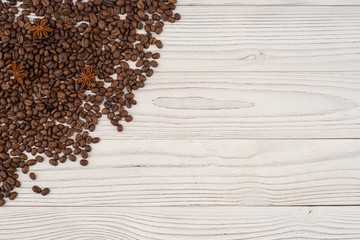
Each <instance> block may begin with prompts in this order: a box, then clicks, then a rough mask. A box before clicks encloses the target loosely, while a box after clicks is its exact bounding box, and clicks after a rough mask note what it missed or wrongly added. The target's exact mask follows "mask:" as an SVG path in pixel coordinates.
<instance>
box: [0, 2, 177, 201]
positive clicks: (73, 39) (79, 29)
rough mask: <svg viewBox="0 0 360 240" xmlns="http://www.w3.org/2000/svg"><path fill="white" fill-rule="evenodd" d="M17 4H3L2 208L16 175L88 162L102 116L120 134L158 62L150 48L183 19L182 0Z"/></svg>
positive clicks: (0, 100)
mask: <svg viewBox="0 0 360 240" xmlns="http://www.w3.org/2000/svg"><path fill="white" fill-rule="evenodd" d="M19 2H20V3H21V5H20V7H18V5H17V3H18V2H17V1H16V0H10V1H0V206H2V205H4V204H5V203H6V200H5V199H6V198H9V199H10V200H14V199H15V198H17V195H18V193H17V191H15V189H16V188H18V187H20V185H21V183H20V181H19V180H18V172H22V173H25V174H27V173H29V171H33V167H34V165H36V164H47V163H50V164H51V165H53V166H57V165H59V164H61V163H65V162H66V161H67V160H68V159H69V160H70V161H72V162H74V161H76V160H77V158H80V157H81V161H80V164H81V165H82V166H87V165H88V158H89V156H91V155H90V154H89V153H90V152H91V151H92V147H91V144H96V143H98V142H100V139H99V138H97V137H95V138H92V137H91V133H92V132H94V131H96V129H97V125H98V124H99V122H100V121H99V120H100V119H101V118H104V119H106V118H107V119H109V121H110V123H111V124H112V125H113V129H114V130H117V131H118V132H122V131H123V130H124V127H123V123H124V121H125V122H131V121H133V118H136V116H134V117H133V116H132V115H131V112H130V111H131V108H132V106H133V105H136V104H137V101H136V100H135V91H136V90H139V89H140V88H143V87H144V86H145V82H146V81H148V78H149V77H151V76H153V74H154V69H155V68H157V67H158V65H159V64H161V60H159V59H160V53H158V52H156V50H153V51H150V50H149V48H150V47H157V48H159V49H160V48H163V42H162V41H161V33H162V32H163V31H164V26H165V24H164V22H170V23H173V22H175V21H177V20H180V19H181V16H180V14H178V13H175V12H174V11H175V9H176V3H177V1H176V0H146V1H145V0H139V1H130V0H90V1H86V2H82V1H76V2H75V3H74V2H73V1H68V0H66V1H60V0H24V1H19ZM102 106H104V107H102ZM104 115H105V116H104ZM29 177H30V178H31V179H32V180H36V175H35V173H34V172H30V173H29ZM32 189H33V191H34V192H36V193H41V194H42V195H44V196H45V195H47V194H48V193H49V192H50V190H49V189H48V188H45V189H43V190H41V188H40V187H38V186H34V187H33V188H32Z"/></svg>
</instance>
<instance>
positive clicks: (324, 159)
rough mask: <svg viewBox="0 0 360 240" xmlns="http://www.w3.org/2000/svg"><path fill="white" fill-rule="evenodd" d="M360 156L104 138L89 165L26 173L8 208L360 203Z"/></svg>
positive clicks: (332, 144)
mask: <svg viewBox="0 0 360 240" xmlns="http://www.w3.org/2000/svg"><path fill="white" fill-rule="evenodd" d="M359 153H360V140H242V141H241V140H217V141H211V140H183V141H181V140H171V141H170V140H166V141H155V140H148V141H147V140H118V141H115V140H104V141H102V142H101V143H99V144H97V145H94V151H93V152H92V153H91V155H90V164H89V166H88V167H86V168H84V167H81V166H80V165H79V163H66V164H65V165H61V166H60V165H59V166H58V167H52V166H50V165H49V164H48V163H46V162H44V164H39V165H35V166H34V167H32V169H31V170H34V171H35V172H36V173H37V180H36V181H31V180H30V178H29V177H28V176H26V175H22V174H21V176H20V177H21V179H20V180H21V182H22V187H21V188H20V189H19V196H18V199H17V200H16V201H11V202H9V204H8V205H7V206H194V205H196V206H268V205H278V206H284V205H287V206H289V205H349V204H351V205H358V204H359V202H360V174H359V173H360V158H359ZM34 184H36V185H38V186H40V187H50V188H51V191H52V193H51V194H50V195H48V196H46V197H42V196H41V195H38V194H35V193H33V192H32V190H31V187H32V186H33V185H34Z"/></svg>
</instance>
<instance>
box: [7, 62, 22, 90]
mask: <svg viewBox="0 0 360 240" xmlns="http://www.w3.org/2000/svg"><path fill="white" fill-rule="evenodd" d="M8 72H9V73H10V74H12V75H14V77H15V80H16V81H17V82H18V83H20V84H21V85H24V81H23V78H24V77H26V74H25V72H24V69H23V64H22V63H20V65H19V66H16V63H15V62H13V64H12V70H8Z"/></svg>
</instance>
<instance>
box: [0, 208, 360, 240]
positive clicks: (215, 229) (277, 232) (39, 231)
mask: <svg viewBox="0 0 360 240" xmlns="http://www.w3.org/2000/svg"><path fill="white" fill-rule="evenodd" d="M1 213H2V214H1V215H0V223H1V238H2V239H7V240H18V239H27V240H45V239H46V240H55V239H62V240H73V239H86V240H97V239H103V240H108V239H109V240H110V239H129V240H130V239H132V240H169V239H171V240H230V239H233V240H235V239H258V240H268V239H272V240H283V239H314V240H324V239H338V240H342V239H343V240H345V239H359V238H360V230H359V229H360V228H359V226H360V208H359V207H344V208H339V207H316V208H308V207H302V208H297V207H292V208H261V207H260V208H116V207H110V208H82V207H78V208H64V207H60V208H2V209H1Z"/></svg>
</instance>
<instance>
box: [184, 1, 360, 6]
mask: <svg viewBox="0 0 360 240" xmlns="http://www.w3.org/2000/svg"><path fill="white" fill-rule="evenodd" d="M178 5H183V6H207V5H212V6H222V5H230V6H242V5H245V6H246V5H248V6H251V5H286V6H294V5H295V6H299V5H315V6H316V5H328V6H329V5H332V6H347V5H360V1H359V0H296V1H294V0H221V1H219V0H197V1H194V0H178Z"/></svg>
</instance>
